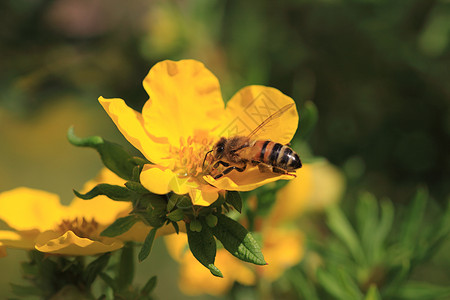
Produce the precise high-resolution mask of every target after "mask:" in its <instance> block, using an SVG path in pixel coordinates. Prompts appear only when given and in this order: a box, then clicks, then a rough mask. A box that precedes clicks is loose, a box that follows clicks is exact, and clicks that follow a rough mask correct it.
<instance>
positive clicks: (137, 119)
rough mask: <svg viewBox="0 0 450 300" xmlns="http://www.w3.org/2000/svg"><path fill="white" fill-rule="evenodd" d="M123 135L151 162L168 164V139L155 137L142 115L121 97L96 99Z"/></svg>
mask: <svg viewBox="0 0 450 300" xmlns="http://www.w3.org/2000/svg"><path fill="white" fill-rule="evenodd" d="M98 101H99V102H100V104H101V105H102V106H103V108H104V109H105V111H106V112H107V113H108V115H109V116H110V118H111V119H112V120H113V122H114V124H116V126H117V128H118V129H119V131H120V132H121V133H122V134H123V136H124V137H125V138H126V139H127V140H128V141H129V142H130V143H131V144H132V145H133V146H134V147H135V148H137V149H138V150H139V151H141V153H142V154H143V155H144V156H145V157H146V158H147V159H148V160H150V161H151V162H154V163H158V164H168V163H169V162H168V161H167V160H166V159H165V158H167V151H168V149H169V146H168V140H167V139H162V138H155V137H154V136H152V135H151V134H149V133H148V132H147V131H146V130H145V128H144V120H143V119H142V115H141V114H140V113H138V112H137V111H135V110H133V109H131V108H130V107H128V106H127V105H126V104H125V102H124V101H123V100H122V99H105V98H103V97H100V98H99V99H98Z"/></svg>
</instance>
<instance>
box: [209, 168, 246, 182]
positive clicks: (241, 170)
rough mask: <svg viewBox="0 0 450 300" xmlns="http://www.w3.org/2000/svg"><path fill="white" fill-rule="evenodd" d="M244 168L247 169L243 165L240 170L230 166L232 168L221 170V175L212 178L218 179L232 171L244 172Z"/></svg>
mask: <svg viewBox="0 0 450 300" xmlns="http://www.w3.org/2000/svg"><path fill="white" fill-rule="evenodd" d="M246 168H247V164H245V165H244V166H243V167H242V168H239V167H236V166H232V167H229V168H226V169H225V170H223V172H222V173H220V174H217V175H216V176H214V179H219V178H220V177H222V176H223V175H226V174H228V173H230V172H231V171H233V170H236V171H238V172H244V171H245V169H246Z"/></svg>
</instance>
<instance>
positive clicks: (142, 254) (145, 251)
mask: <svg viewBox="0 0 450 300" xmlns="http://www.w3.org/2000/svg"><path fill="white" fill-rule="evenodd" d="M157 230H158V228H152V230H150V232H149V233H148V234H147V237H146V238H145V241H144V244H142V247H141V251H139V254H138V259H139V262H142V261H143V260H144V259H146V258H147V256H148V255H149V254H150V251H152V246H153V241H154V240H155V236H156V231H157Z"/></svg>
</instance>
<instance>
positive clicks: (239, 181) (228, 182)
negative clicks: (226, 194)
mask: <svg viewBox="0 0 450 300" xmlns="http://www.w3.org/2000/svg"><path fill="white" fill-rule="evenodd" d="M293 178H295V177H294V176H293V175H280V174H276V173H272V172H267V173H263V172H260V171H259V169H258V168H257V167H252V168H250V169H248V170H246V171H245V172H230V173H229V174H227V176H223V177H221V178H219V179H218V180H215V179H214V178H213V177H212V176H211V175H207V176H204V177H203V179H205V181H206V182H208V183H209V184H211V185H213V186H215V187H216V188H218V189H221V190H227V191H241V192H244V191H250V190H253V189H256V188H257V187H260V186H262V185H265V184H267V183H270V182H274V181H277V180H280V179H293Z"/></svg>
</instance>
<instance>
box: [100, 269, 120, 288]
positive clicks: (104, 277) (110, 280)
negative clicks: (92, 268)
mask: <svg viewBox="0 0 450 300" xmlns="http://www.w3.org/2000/svg"><path fill="white" fill-rule="evenodd" d="M98 275H99V276H100V278H101V279H102V280H103V281H104V282H105V283H106V285H107V286H109V287H110V288H111V289H112V290H113V291H117V285H116V282H115V280H114V279H113V278H112V277H111V276H109V275H108V274H106V273H105V272H100V274H98Z"/></svg>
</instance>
